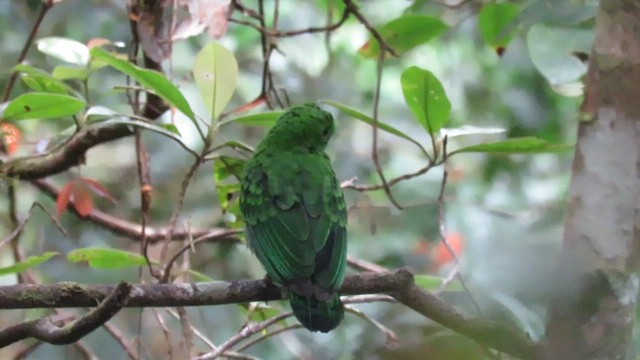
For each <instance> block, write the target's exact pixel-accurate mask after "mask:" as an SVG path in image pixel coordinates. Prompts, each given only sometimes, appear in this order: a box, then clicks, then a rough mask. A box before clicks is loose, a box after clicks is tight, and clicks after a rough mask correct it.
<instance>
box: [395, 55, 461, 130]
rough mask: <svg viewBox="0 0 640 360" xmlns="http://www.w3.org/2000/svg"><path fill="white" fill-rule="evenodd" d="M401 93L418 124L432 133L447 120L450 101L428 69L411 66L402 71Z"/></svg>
mask: <svg viewBox="0 0 640 360" xmlns="http://www.w3.org/2000/svg"><path fill="white" fill-rule="evenodd" d="M400 82H401V83H402V94H403V95H404V99H405V101H406V102H407V105H409V108H410V109H411V111H412V112H413V115H414V116H415V117H416V119H417V120H418V122H419V123H420V125H422V127H424V128H425V129H426V130H427V131H428V132H429V134H431V135H434V134H436V133H437V132H438V131H440V129H441V128H442V127H443V126H444V125H445V124H446V123H447V121H449V114H450V113H451V103H450V102H449V98H448V97H447V94H446V93H445V91H444V88H443V87H442V84H441V83H440V80H438V78H437V77H436V76H435V75H433V74H432V73H431V72H430V71H428V70H424V69H421V68H419V67H417V66H412V67H410V68H408V69H406V70H405V71H403V72H402V76H401V79H400Z"/></svg>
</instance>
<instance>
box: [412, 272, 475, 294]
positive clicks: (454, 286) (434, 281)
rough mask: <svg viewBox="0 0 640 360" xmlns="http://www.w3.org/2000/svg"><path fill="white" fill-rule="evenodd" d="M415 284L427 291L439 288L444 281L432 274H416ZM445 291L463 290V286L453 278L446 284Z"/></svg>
mask: <svg viewBox="0 0 640 360" xmlns="http://www.w3.org/2000/svg"><path fill="white" fill-rule="evenodd" d="M415 281H416V285H418V286H420V287H421V288H423V289H425V290H427V291H436V290H440V287H441V286H442V283H443V282H444V278H441V277H439V276H433V275H416V276H415ZM444 290H447V291H463V290H464V287H463V286H462V284H460V282H459V281H457V280H454V281H451V282H449V283H448V284H447V287H446V288H445V289H444Z"/></svg>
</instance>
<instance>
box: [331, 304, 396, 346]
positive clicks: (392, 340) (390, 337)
mask: <svg viewBox="0 0 640 360" xmlns="http://www.w3.org/2000/svg"><path fill="white" fill-rule="evenodd" d="M344 308H345V310H347V311H348V312H350V313H352V314H354V315H356V316H357V317H359V318H361V319H363V320H365V321H367V322H368V323H370V324H371V325H373V326H375V327H376V328H377V329H378V330H380V331H382V333H383V334H385V336H386V337H387V341H386V345H387V346H396V345H397V344H398V335H396V333H395V332H394V331H393V330H391V329H389V328H388V327H386V326H384V325H383V324H382V323H381V322H379V321H377V320H375V319H372V318H371V317H369V316H367V314H365V313H364V312H363V311H362V310H358V309H356V308H354V307H353V306H348V305H345V306H344Z"/></svg>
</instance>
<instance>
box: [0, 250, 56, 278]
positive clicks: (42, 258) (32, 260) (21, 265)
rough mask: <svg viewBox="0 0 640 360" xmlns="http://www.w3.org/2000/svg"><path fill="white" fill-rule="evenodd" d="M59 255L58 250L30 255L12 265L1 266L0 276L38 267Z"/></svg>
mask: <svg viewBox="0 0 640 360" xmlns="http://www.w3.org/2000/svg"><path fill="white" fill-rule="evenodd" d="M56 255H58V253H57V252H46V253H44V254H42V255H37V256H29V257H28V258H26V259H24V260H22V261H20V262H17V263H15V264H13V265H11V266H6V267H3V268H0V276H1V275H8V274H17V273H21V272H23V271H25V270H27V269H31V268H33V267H36V266H38V265H40V264H42V263H44V262H46V261H48V260H49V259H51V258H52V257H54V256H56Z"/></svg>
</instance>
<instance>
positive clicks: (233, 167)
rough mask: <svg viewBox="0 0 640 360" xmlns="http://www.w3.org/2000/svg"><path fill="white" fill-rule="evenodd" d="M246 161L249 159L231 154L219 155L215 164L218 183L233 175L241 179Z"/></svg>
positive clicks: (214, 172) (214, 174)
mask: <svg viewBox="0 0 640 360" xmlns="http://www.w3.org/2000/svg"><path fill="white" fill-rule="evenodd" d="M246 162H247V160H244V159H238V158H234V157H231V156H220V157H218V158H217V159H216V160H215V164H214V166H213V176H214V179H215V181H216V183H218V182H220V181H222V180H225V179H227V178H228V177H229V176H231V175H233V176H235V177H236V178H237V179H238V180H240V179H241V178H242V172H243V171H244V165H245V164H246Z"/></svg>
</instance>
